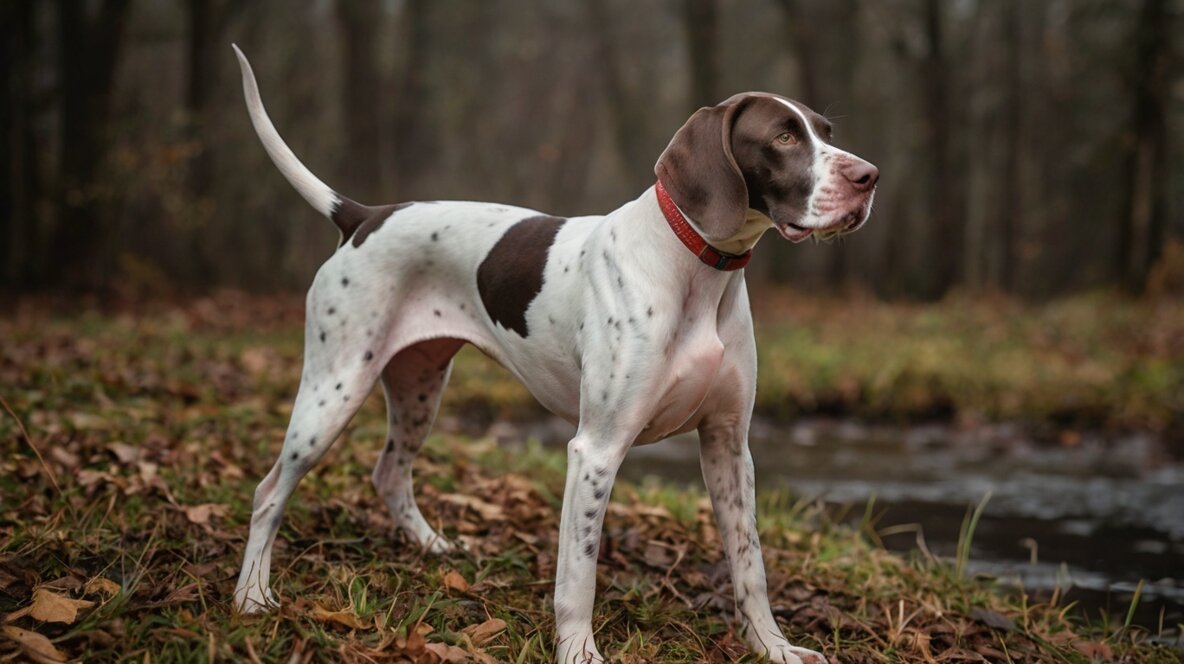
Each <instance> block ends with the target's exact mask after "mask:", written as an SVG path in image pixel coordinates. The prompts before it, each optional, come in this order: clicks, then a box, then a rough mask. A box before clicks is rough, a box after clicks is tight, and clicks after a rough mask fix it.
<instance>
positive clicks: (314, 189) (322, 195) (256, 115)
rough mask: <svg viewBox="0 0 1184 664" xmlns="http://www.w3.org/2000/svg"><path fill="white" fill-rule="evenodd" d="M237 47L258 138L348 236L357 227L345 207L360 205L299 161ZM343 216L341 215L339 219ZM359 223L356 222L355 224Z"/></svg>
mask: <svg viewBox="0 0 1184 664" xmlns="http://www.w3.org/2000/svg"><path fill="white" fill-rule="evenodd" d="M231 46H232V47H233V48H234V54H235V55H236V56H238V65H239V68H241V69H242V71H243V94H244V95H245V96H246V98H247V111H248V112H249V113H250V115H251V124H252V125H254V126H255V133H256V134H258V135H259V140H260V141H261V142H262V143H263V149H265V150H267V155H268V156H269V157H271V161H272V162H273V163H275V165H276V167H277V168H279V169H280V173H282V174H283V175H284V177H285V178H287V180H288V182H290V183H292V186H293V187H295V188H296V191H297V192H299V193H300V195H301V196H303V197H304V200H306V201H308V203H309V205H311V206H313V208H314V209H315V210H316V211H317V212H320V213H321V214H323V215H325V216H326V217H328V218H329V219H330V220H332V221H333V223H334V224H337V227H338V228H340V229H341V232H342V235H343V237H349V235H350V234H351V233H352V232H353V230H354V228H352V227H347V226H351V224H350V223H348V221H349V220H347V219H345V218H343V217H345V216H348V215H345V214H341V213H343V212H345V209H352V208H356V207H363V206H359V205H358V204H357V203H354V202H353V201H351V200H350V199H348V198H346V197H344V196H342V195H340V194H338V193H337V192H335V191H333V190H332V189H331V188H329V185H327V184H325V183H324V182H321V180H320V178H318V177H317V176H315V175H313V174H312V171H310V170H308V168H307V167H306V166H305V165H304V164H302V163H300V160H299V159H297V158H296V155H295V154H294V153H293V152H292V150H291V148H289V147H288V146H287V144H286V143H284V139H282V138H280V134H279V132H278V131H276V130H275V125H273V124H271V118H269V117H267V111H266V110H265V109H264V108H263V99H262V98H260V96H259V85H258V84H256V83H255V73H254V72H253V71H251V63H249V62H247V56H245V55H243V52H242V51H240V50H239V48H238V46H237V45H234V44H231ZM339 217H342V218H339ZM352 225H353V226H356V224H352Z"/></svg>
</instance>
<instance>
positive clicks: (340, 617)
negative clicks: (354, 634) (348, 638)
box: [312, 604, 368, 629]
mask: <svg viewBox="0 0 1184 664" xmlns="http://www.w3.org/2000/svg"><path fill="white" fill-rule="evenodd" d="M312 617H313V618H315V619H316V620H319V621H321V622H323V623H337V624H338V625H342V626H344V627H348V628H350V629H366V627H368V625H366V623H364V622H362V619H361V618H359V617H358V616H356V615H354V612H353V611H349V610H342V611H330V610H329V609H326V608H325V607H323V606H320V605H319V604H313V605H312Z"/></svg>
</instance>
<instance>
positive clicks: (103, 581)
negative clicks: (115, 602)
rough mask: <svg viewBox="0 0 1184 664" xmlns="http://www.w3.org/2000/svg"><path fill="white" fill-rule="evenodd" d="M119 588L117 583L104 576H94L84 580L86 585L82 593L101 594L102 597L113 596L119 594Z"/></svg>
mask: <svg viewBox="0 0 1184 664" xmlns="http://www.w3.org/2000/svg"><path fill="white" fill-rule="evenodd" d="M120 590H121V588H120V586H119V584H118V583H115V582H114V581H112V580H111V579H108V578H107V577H105V576H96V577H95V578H93V579H91V580H90V581H87V582H86V587H85V588H84V589H83V593H84V594H86V595H102V596H104V597H114V596H115V595H118V594H119V591H120Z"/></svg>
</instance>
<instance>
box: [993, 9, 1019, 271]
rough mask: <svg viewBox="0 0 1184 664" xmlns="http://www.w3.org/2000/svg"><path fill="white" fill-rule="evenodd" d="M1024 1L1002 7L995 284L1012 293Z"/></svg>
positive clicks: (1017, 203) (1016, 227)
mask: <svg viewBox="0 0 1184 664" xmlns="http://www.w3.org/2000/svg"><path fill="white" fill-rule="evenodd" d="M1020 1H1021V0H1006V4H1005V6H1004V8H1003V44H1004V53H1005V55H1004V58H1005V65H1004V74H1003V79H1004V85H1005V89H1006V90H1007V98H1006V99H1005V100H1004V102H1003V127H1002V132H1003V171H1002V172H1001V173H1000V174H999V180H1000V181H1001V184H1002V186H1001V187H1000V200H999V219H998V223H999V244H998V251H997V256H998V266H997V269H996V270H995V280H994V282H995V284H996V285H998V286H999V287H1000V288H1001V289H1002V290H1004V291H1007V292H1013V291H1015V288H1016V271H1017V270H1018V269H1019V266H1018V265H1017V264H1016V259H1015V255H1016V248H1017V245H1018V242H1019V237H1018V232H1017V230H1018V228H1019V227H1020V218H1019V217H1020V215H1021V214H1022V209H1023V207H1022V205H1021V204H1020V197H1021V196H1022V195H1023V193H1022V191H1021V189H1020V178H1021V176H1020V131H1021V126H1020V122H1021V115H1020V110H1021V108H1022V105H1023V103H1024V97H1025V95H1024V93H1023V80H1022V77H1021V75H1020V74H1021V52H1022V51H1023V42H1022V40H1021V39H1020V7H1019V3H1020Z"/></svg>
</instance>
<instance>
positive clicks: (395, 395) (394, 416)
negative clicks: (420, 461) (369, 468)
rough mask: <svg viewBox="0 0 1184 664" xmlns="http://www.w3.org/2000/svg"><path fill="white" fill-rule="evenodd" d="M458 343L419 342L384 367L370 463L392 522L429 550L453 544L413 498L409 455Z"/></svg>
mask: <svg viewBox="0 0 1184 664" xmlns="http://www.w3.org/2000/svg"><path fill="white" fill-rule="evenodd" d="M462 345H464V342H463V341H460V340H457V339H432V340H430V341H424V342H420V343H418V344H416V345H414V346H411V347H410V348H407V349H404V350H402V351H400V352H399V353H398V354H396V355H395V357H393V358H392V359H391V361H390V362H388V363H387V365H386V368H385V369H383V372H382V389H383V392H384V393H385V394H386V409H387V437H386V444H385V445H384V447H383V450H382V455H381V456H380V457H379V458H378V464H377V465H375V466H374V475H373V481H374V488H375V489H376V490H377V491H378V495H380V496H382V500H383V502H385V503H386V506H387V508H388V509H389V510H390V512H391V517H392V518H393V519H394V521H395V525H396V526H398V527H399V528H402V529H403V531H404V532H406V533H407V535H408V536H409V537H410V538H411V539H412V540H413V541H414V542H416V543H417V544H419V545H420V546H422V547H424V548H426V549H427V550H428V551H430V552H432V553H445V552H447V551H449V550H451V548H452V546H451V545H450V544H449V542H448V541H447V540H445V539H444V538H443V537H441V536H440V535H438V534H437V533H436V531H435V530H433V529H432V527H431V526H430V525H428V522H427V521H426V520H424V518H423V515H422V514H420V512H419V506H418V505H416V504H415V491H414V488H413V487H412V481H411V461H412V460H413V459H414V458H415V455H416V453H418V452H419V448H420V447H421V446H422V445H423V441H424V439H425V438H427V435H428V431H430V430H431V428H432V422H433V421H434V420H435V419H436V411H437V409H438V408H439V406H440V397H441V396H442V395H443V394H444V386H445V385H446V384H447V383H448V375H449V373H450V372H451V370H452V356H453V355H455V354H456V351H457V350H459V349H460V347H461V346H462Z"/></svg>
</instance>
